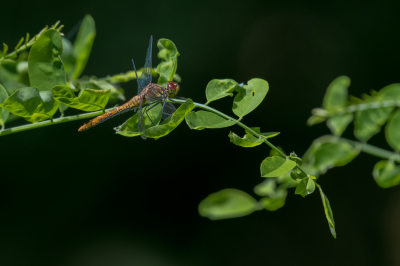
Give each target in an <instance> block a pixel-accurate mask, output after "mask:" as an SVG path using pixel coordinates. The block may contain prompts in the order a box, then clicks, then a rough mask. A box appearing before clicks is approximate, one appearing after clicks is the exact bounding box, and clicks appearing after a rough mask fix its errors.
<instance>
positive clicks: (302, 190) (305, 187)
mask: <svg viewBox="0 0 400 266" xmlns="http://www.w3.org/2000/svg"><path fill="white" fill-rule="evenodd" d="M314 190H315V182H314V181H313V180H312V179H311V178H310V177H305V178H303V179H302V180H301V181H300V183H299V185H298V186H297V188H296V191H295V194H298V195H301V196H303V197H305V196H307V195H309V194H311V193H313V192H314Z"/></svg>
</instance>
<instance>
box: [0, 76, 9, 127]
mask: <svg viewBox="0 0 400 266" xmlns="http://www.w3.org/2000/svg"><path fill="white" fill-rule="evenodd" d="M7 98H8V93H7V91H6V89H5V88H4V87H3V86H2V85H1V84H0V104H2V105H3V104H4V101H5V100H6V99H7ZM9 115H10V112H9V111H8V110H6V109H4V108H3V107H0V125H1V127H2V128H3V129H4V124H5V123H6V121H7V119H8V116H9Z"/></svg>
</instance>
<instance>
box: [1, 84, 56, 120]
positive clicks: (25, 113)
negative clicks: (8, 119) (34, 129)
mask: <svg viewBox="0 0 400 266" xmlns="http://www.w3.org/2000/svg"><path fill="white" fill-rule="evenodd" d="M42 95H44V96H47V95H48V94H41V93H40V92H39V90H38V89H36V88H22V89H19V90H17V91H16V92H14V93H13V94H12V95H11V96H10V97H8V98H7V99H6V100H5V101H4V104H3V107H4V108H5V109H7V110H8V111H10V112H11V113H13V114H15V115H18V116H21V117H24V118H25V119H26V120H28V121H30V122H32V123H36V122H38V121H42V120H45V119H50V118H51V115H50V114H54V113H55V112H56V111H57V108H58V102H57V104H53V105H49V104H47V103H49V102H50V101H49V99H43V98H42Z"/></svg>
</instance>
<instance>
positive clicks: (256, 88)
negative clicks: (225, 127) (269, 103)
mask: <svg viewBox="0 0 400 266" xmlns="http://www.w3.org/2000/svg"><path fill="white" fill-rule="evenodd" d="M268 90H269V85H268V82H267V81H265V80H263V79H252V80H250V81H249V82H248V85H244V86H243V87H242V88H241V89H240V90H239V93H238V94H237V95H236V96H235V99H234V100H233V112H234V113H235V114H236V115H237V116H239V117H243V116H245V115H247V114H248V113H250V112H251V111H253V110H254V109H255V108H256V107H257V106H258V105H259V104H260V103H261V102H262V101H263V100H264V98H265V96H266V95H267V92H268Z"/></svg>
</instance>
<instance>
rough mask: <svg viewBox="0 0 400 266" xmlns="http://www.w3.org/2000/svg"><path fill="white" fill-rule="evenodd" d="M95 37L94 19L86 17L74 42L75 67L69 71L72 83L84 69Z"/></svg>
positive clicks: (89, 16)
mask: <svg viewBox="0 0 400 266" xmlns="http://www.w3.org/2000/svg"><path fill="white" fill-rule="evenodd" d="M95 37H96V26H95V23H94V19H93V18H92V16H91V15H86V16H85V17H84V18H83V21H82V24H81V27H80V28H79V32H78V36H77V37H76V40H75V42H74V58H75V67H74V69H73V71H71V72H72V75H71V78H72V80H73V81H75V80H76V79H77V78H79V77H80V75H81V74H82V72H83V70H84V69H85V66H86V63H87V61H88V59H89V55H90V51H91V50H92V46H93V42H94V38H95Z"/></svg>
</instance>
